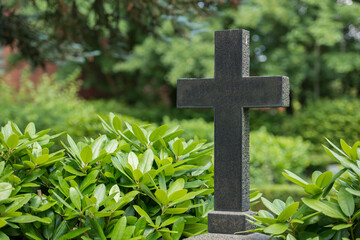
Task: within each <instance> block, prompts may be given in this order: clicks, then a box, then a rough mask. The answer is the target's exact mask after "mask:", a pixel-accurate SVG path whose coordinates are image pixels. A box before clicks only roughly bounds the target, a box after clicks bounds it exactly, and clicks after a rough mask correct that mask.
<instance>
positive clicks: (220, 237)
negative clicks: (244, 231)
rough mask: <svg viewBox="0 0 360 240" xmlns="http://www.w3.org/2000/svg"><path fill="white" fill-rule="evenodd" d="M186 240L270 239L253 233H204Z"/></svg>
mask: <svg viewBox="0 0 360 240" xmlns="http://www.w3.org/2000/svg"><path fill="white" fill-rule="evenodd" d="M186 239H188V240H227V239H229V240H239V239H241V240H269V239H270V237H269V236H267V235H264V234H259V233H254V234H249V235H231V234H219V233H206V234H203V235H199V236H196V237H191V238H186Z"/></svg>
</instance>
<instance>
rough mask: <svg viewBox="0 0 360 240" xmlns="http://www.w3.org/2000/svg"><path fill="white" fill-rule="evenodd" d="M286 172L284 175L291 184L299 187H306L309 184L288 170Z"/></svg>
mask: <svg viewBox="0 0 360 240" xmlns="http://www.w3.org/2000/svg"><path fill="white" fill-rule="evenodd" d="M284 171H285V172H283V173H282V174H283V175H284V177H286V178H287V179H289V180H290V181H291V182H293V183H295V184H297V185H299V186H300V187H305V186H306V185H307V184H308V183H307V182H306V181H305V180H304V179H302V178H301V177H299V176H297V175H296V174H294V173H292V172H290V171H288V170H284Z"/></svg>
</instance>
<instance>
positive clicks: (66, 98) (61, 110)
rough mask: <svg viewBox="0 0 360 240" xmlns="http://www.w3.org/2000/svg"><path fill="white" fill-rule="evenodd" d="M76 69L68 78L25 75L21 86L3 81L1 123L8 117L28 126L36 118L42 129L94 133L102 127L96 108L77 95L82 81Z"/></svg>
mask: <svg viewBox="0 0 360 240" xmlns="http://www.w3.org/2000/svg"><path fill="white" fill-rule="evenodd" d="M76 76H77V73H76V72H74V73H73V74H72V75H71V76H69V79H68V80H66V79H65V80H64V81H63V82H55V81H53V78H54V77H52V78H50V77H48V76H47V75H43V76H42V77H41V79H40V80H39V82H38V83H37V84H34V83H33V82H31V81H29V80H28V78H27V76H26V75H25V76H23V79H22V83H21V86H20V89H18V90H17V89H15V88H13V87H11V86H8V85H6V83H4V80H2V81H1V83H0V84H1V88H2V89H3V92H2V94H1V96H0V101H1V102H2V106H3V107H2V111H1V112H0V123H1V124H5V123H6V122H7V121H8V120H11V121H14V122H16V123H18V125H19V127H20V128H24V127H25V126H26V124H27V123H28V122H36V125H37V127H38V129H47V128H50V127H51V128H52V129H53V131H55V132H61V131H67V132H68V133H69V134H71V135H73V136H74V137H79V136H94V134H95V132H99V130H101V124H99V123H98V121H97V117H96V112H95V109H94V108H93V107H92V106H91V105H89V104H87V103H86V102H85V101H84V100H81V99H79V98H78V97H77V91H78V89H79V85H78V84H77V83H76V82H75V78H76Z"/></svg>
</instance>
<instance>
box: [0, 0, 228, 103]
mask: <svg viewBox="0 0 360 240" xmlns="http://www.w3.org/2000/svg"><path fill="white" fill-rule="evenodd" d="M225 2H226V1H222V0H206V1H201V4H198V2H197V1H170V2H169V1H158V0H157V1H142V0H135V1H129V0H126V1H119V0H106V1H99V0H90V1H88V0H77V1H69V0H61V1H58V0H37V1H21V0H10V1H6V2H4V3H3V2H2V3H1V4H0V11H1V18H0V21H1V22H2V23H6V24H5V25H4V28H1V29H0V42H1V43H5V44H7V45H11V46H13V47H16V48H17V49H18V50H19V52H20V53H21V54H22V55H23V57H24V58H27V59H29V60H31V62H32V63H33V64H34V65H38V64H41V63H43V62H44V60H48V61H51V62H55V63H57V64H60V65H63V64H66V65H69V64H70V65H71V64H72V65H76V66H81V69H82V73H83V76H84V79H85V82H86V85H85V86H86V87H87V88H89V87H94V86H96V87H97V90H98V91H100V90H101V91H102V92H103V93H104V92H105V93H107V94H111V93H113V94H114V93H117V94H118V93H122V94H125V96H126V97H127V100H128V101H134V100H135V99H136V98H134V96H132V94H127V93H128V90H129V89H133V88H135V87H136V86H137V85H140V87H138V88H136V89H135V90H136V91H137V93H138V95H137V97H141V96H143V97H145V96H146V95H142V94H139V93H140V92H141V91H142V87H144V83H142V82H141V81H134V79H136V78H132V76H129V75H126V74H123V73H121V72H119V69H118V68H117V67H115V65H119V64H121V63H123V62H124V61H125V60H126V59H127V57H128V55H129V54H130V53H131V52H132V51H133V49H134V47H135V45H137V44H141V43H142V42H143V41H144V39H145V38H146V37H147V36H149V35H151V36H153V37H155V38H156V39H157V40H159V41H162V40H164V39H166V38H167V37H168V36H169V35H170V36H173V35H183V34H184V33H185V32H186V29H190V31H191V30H196V29H198V28H199V27H200V26H199V24H194V23H193V22H192V20H191V19H192V18H193V16H198V15H200V16H205V15H207V14H209V13H212V12H213V11H214V10H216V9H217V8H216V6H217V5H218V4H219V3H225ZM164 23H166V24H168V25H169V26H170V29H171V30H170V32H166V31H161V30H159V29H158V27H159V26H162V25H163V24H164ZM18 39H20V41H18ZM29 46H30V47H31V48H29ZM29 51H32V52H30V53H29ZM160 84H161V81H160Z"/></svg>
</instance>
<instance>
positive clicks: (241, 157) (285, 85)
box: [177, 30, 289, 234]
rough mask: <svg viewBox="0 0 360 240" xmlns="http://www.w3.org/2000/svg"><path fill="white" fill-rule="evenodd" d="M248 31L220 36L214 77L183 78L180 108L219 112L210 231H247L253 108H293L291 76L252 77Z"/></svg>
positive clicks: (229, 31)
mask: <svg viewBox="0 0 360 240" xmlns="http://www.w3.org/2000/svg"><path fill="white" fill-rule="evenodd" d="M249 43H250V40H249V32H248V31H246V30H226V31H217V32H215V78H213V79H212V78H211V79H180V80H178V83H177V106H178V107H179V108H214V112H215V174H214V175H215V176H214V178H215V191H214V194H215V210H214V211H213V212H211V213H210V214H209V232H211V233H228V234H233V233H234V232H238V231H242V230H246V229H248V228H249V227H250V225H249V224H248V223H247V221H246V220H245V217H244V215H243V214H242V213H243V212H246V211H249V209H250V200H249V108H251V107H254V108H258V107H284V106H288V105H289V79H288V77H282V76H277V77H249V62H250V57H249Z"/></svg>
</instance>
